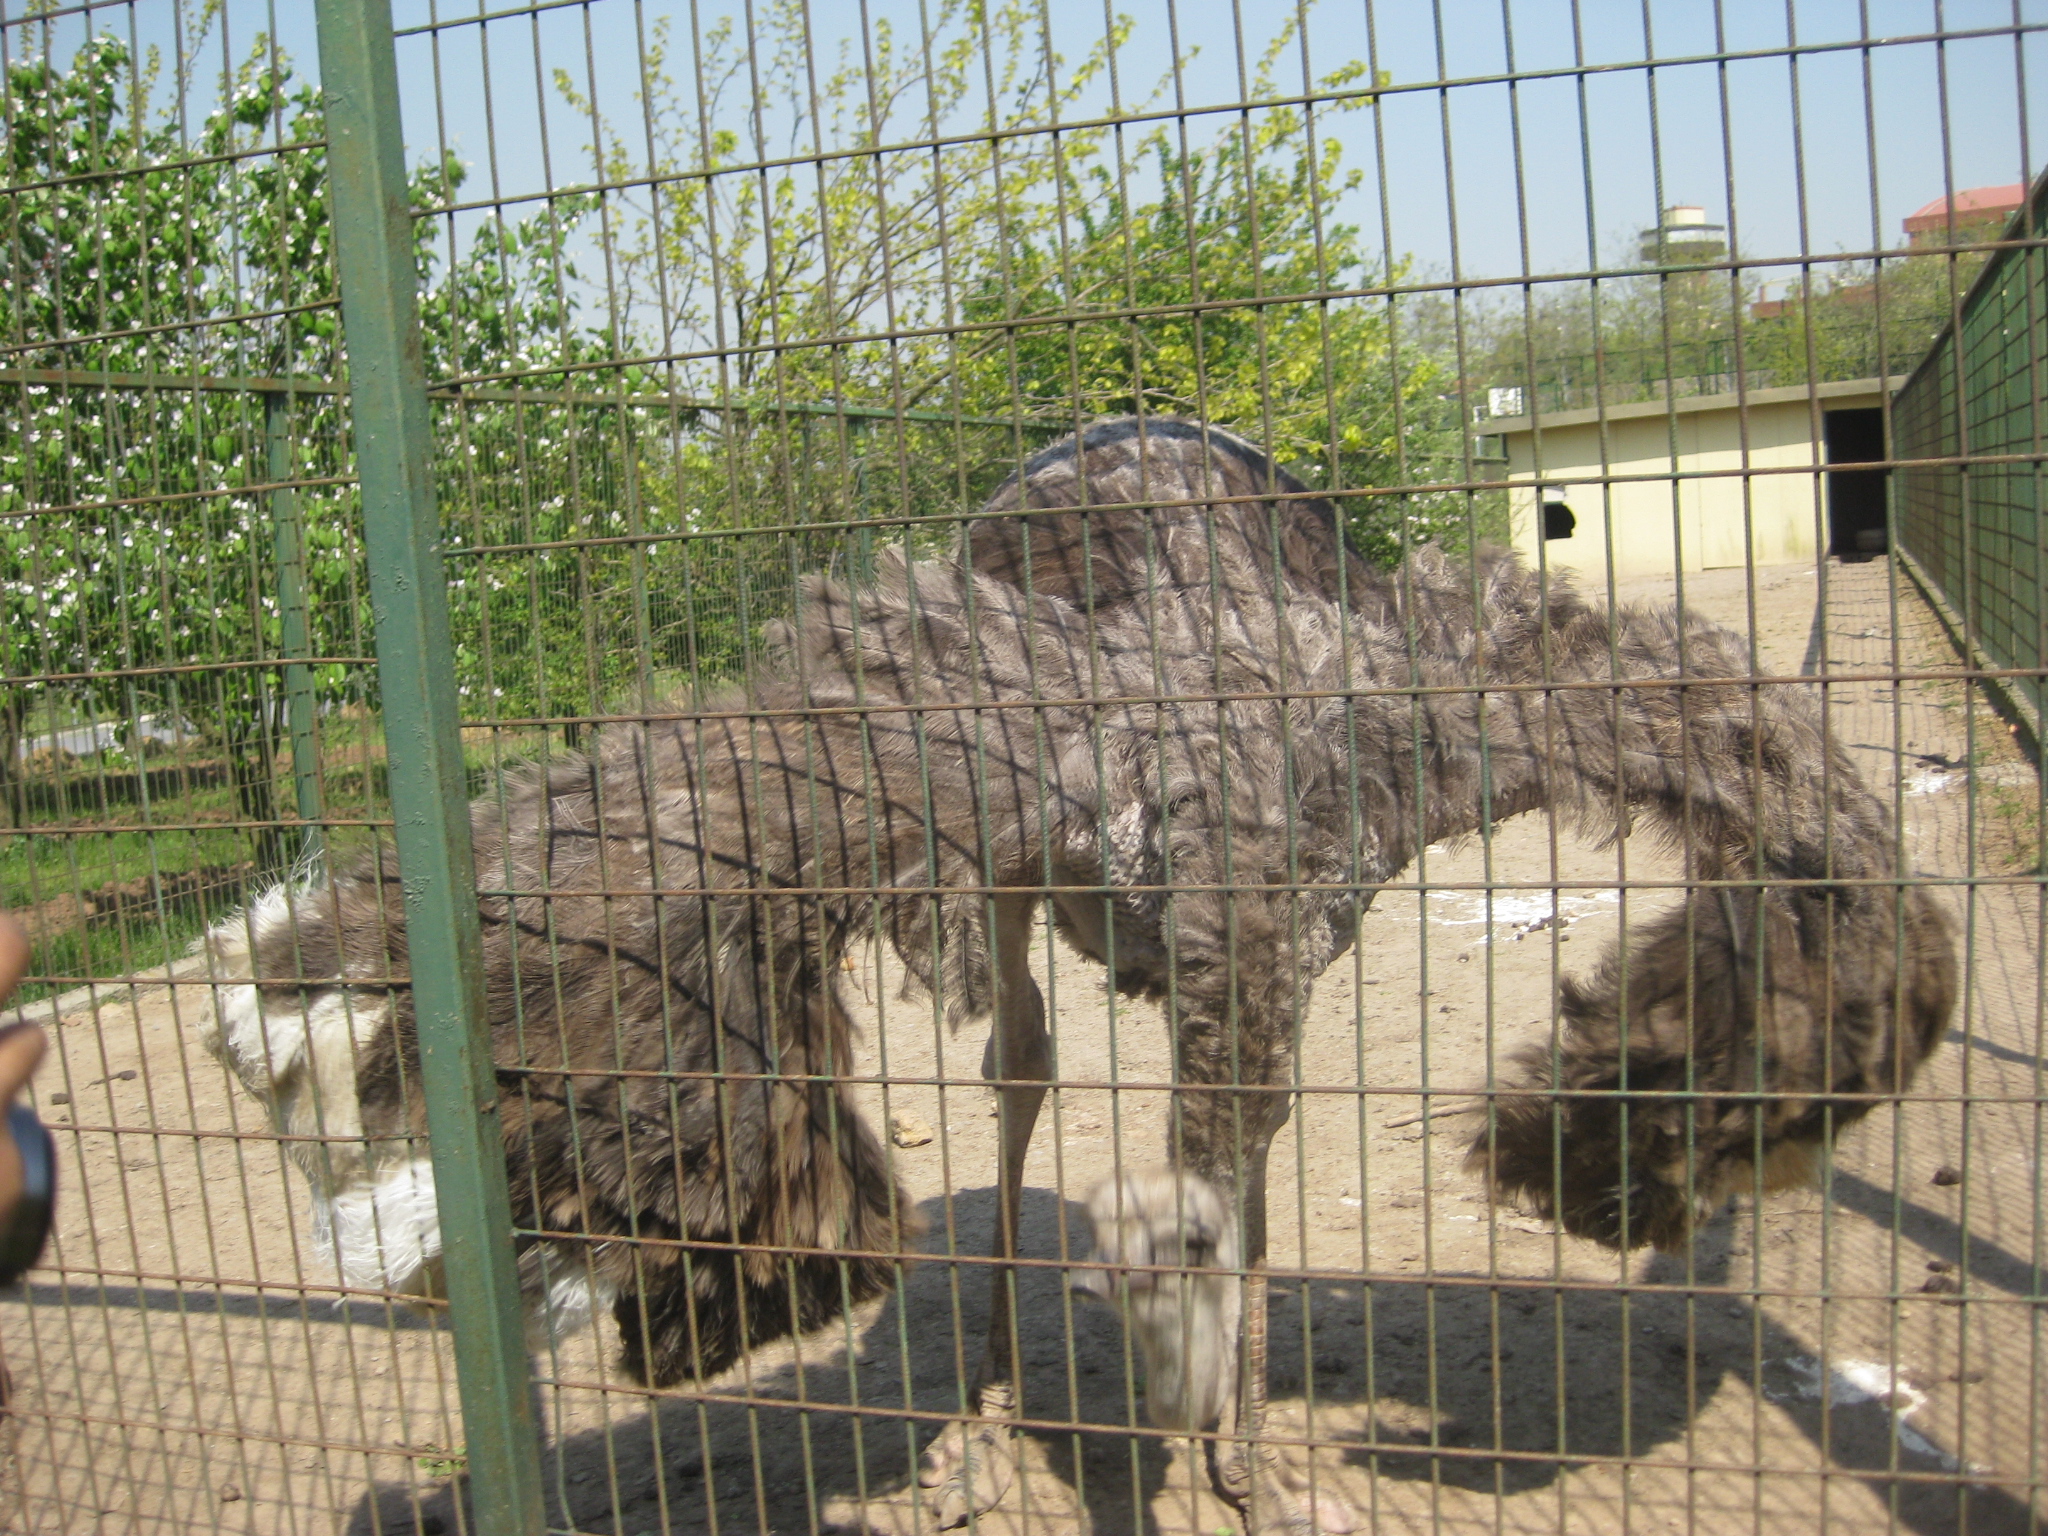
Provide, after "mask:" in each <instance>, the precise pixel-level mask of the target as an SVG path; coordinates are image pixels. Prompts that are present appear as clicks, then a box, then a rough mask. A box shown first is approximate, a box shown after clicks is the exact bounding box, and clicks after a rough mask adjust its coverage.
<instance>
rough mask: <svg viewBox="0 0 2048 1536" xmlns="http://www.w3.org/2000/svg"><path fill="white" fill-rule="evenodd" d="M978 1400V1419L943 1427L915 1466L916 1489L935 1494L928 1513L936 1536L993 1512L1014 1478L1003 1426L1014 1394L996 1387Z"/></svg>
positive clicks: (1013, 1456) (1009, 1437)
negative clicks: (934, 1523)
mask: <svg viewBox="0 0 2048 1536" xmlns="http://www.w3.org/2000/svg"><path fill="white" fill-rule="evenodd" d="M980 1396H981V1416H980V1417H979V1418H973V1419H961V1420H958V1421H956V1422H954V1423H952V1424H948V1425H947V1426H946V1427H945V1429H944V1430H943V1431H942V1432H941V1433H940V1435H939V1438H938V1439H936V1440H934V1441H933V1442H932V1443H931V1444H930V1445H928V1446H926V1447H925V1452H924V1459H923V1461H922V1462H920V1463H919V1465H918V1469H917V1481H918V1485H919V1486H920V1487H924V1488H930V1489H933V1490H935V1493H934V1495H933V1501H932V1512H933V1515H934V1517H935V1518H936V1520H937V1522H938V1528H939V1529H940V1530H942V1531H949V1530H951V1529H952V1528H953V1527H954V1526H956V1525H965V1524H966V1523H967V1522H968V1521H969V1520H971V1519H972V1518H973V1517H974V1516H976V1515H982V1514H986V1513H988V1511H990V1510H991V1509H994V1508H995V1507H996V1505H997V1504H999V1503H1001V1502H1002V1498H1003V1495H1004V1494H1006V1493H1008V1492H1009V1491H1010V1484H1011V1482H1012V1481H1014V1480H1015V1478H1016V1475H1017V1453H1016V1450H1015V1449H1014V1443H1015V1435H1014V1433H1013V1431H1012V1430H1011V1429H1010V1426H1009V1425H1008V1424H1007V1423H1005V1422H1003V1421H1004V1419H1006V1418H1007V1417H1008V1416H1009V1415H1010V1413H1011V1412H1012V1411H1013V1410H1014V1409H1015V1407H1016V1400H1015V1394H1014V1393H1013V1392H1012V1391H1011V1390H1010V1388H1009V1387H1007V1386H1003V1385H999V1384H998V1385H990V1386H985V1387H983V1388H982V1389H981V1394H980Z"/></svg>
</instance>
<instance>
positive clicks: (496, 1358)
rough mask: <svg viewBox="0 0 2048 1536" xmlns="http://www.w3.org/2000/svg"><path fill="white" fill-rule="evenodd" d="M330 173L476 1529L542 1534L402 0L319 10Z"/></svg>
mask: <svg viewBox="0 0 2048 1536" xmlns="http://www.w3.org/2000/svg"><path fill="white" fill-rule="evenodd" d="M317 16H318V22H319V38H320V69H321V76H322V83H323V86H324V88H325V90H326V95H327V144H328V149H327V163H328V168H329V180H330V184H331V186H332V188H333V198H334V229H335V256H336V262H337V265H338V266H339V269H340V275H341V306H342V324H343V327H344V334H345V336H346V338H347V344H348V369H349V396H350V409H351V414H352V417H353V426H354V432H355V449H356V470H357V475H358V477H359V482H360V484H361V487H362V497H363V532H364V543H365V547H366V550H367V553H368V556H369V564H370V600H371V603H372V605H373V607H374V609H375V612H376V623H377V676H378V684H379V687H380V689H381V691H382V695H383V708H384V729H385V738H386V741H387V743H388V747H389V751H390V772H391V811H392V815H393V817H394V819H395V820H396V822H397V833H396V840H397V844H398V860H399V871H400V874H401V876H402V877H403V881H404V888H405V917H406V929H407V935H408V945H407V947H408V949H409V951H410V954H411V961H412V990H413V1009H414V1014H415V1017H416V1019H417V1021H418V1029H419V1047H420V1078H421V1083H422V1086H423V1087H424V1089H425V1092H426V1101H427V1131H428V1135H429V1137H430V1139H431V1141H432V1145H433V1158H434V1183H435V1191H436V1196H437V1199H438V1203H439V1206H440V1218H441V1241H442V1247H443V1254H444V1261H445V1264H446V1272H447V1283H448V1305H449V1312H450V1317H451V1321H452V1325H453V1328H454V1333H455V1363H456V1373H457V1379H458V1383H459V1385H460V1388H461V1395H462V1422H463V1431H464V1437H465V1440H466V1442H467V1447H466V1448H467V1454H468V1460H469V1476H470V1494H471V1498H472V1500H473V1501H474V1506H475V1510H476V1528H477V1529H478V1530H480V1531H483V1532H487V1533H489V1536H500V1533H504V1536H539V1533H540V1532H541V1530H542V1529H543V1525H544V1506H543V1502H542V1492H541V1475H540V1458H539V1455H538V1444H539V1442H538V1439H537V1437H536V1435H535V1433H534V1420H533V1408H532V1402H531V1399H530V1398H529V1395H528V1373H527V1360H526V1340H525V1332H524V1328H523V1326H522V1321H521V1315H520V1305H519V1286H518V1277H517V1273H516V1270H515V1268H514V1264H513V1255H512V1214H511V1202H510V1199H509V1197H508V1195H507V1192H506V1187H505V1152H504V1142H503V1138H502V1135H501V1133H500V1131H499V1127H498V1121H497V1113H496V1111H497V1088H496V1085H495V1082H494V1078H493V1073H492V1063H491V1056H490V1036H489V1030H488V1025H487V1023H486V1021H485V1017H484V1008H483V968H482V961H481V954H480V947H479V940H478V930H477V912H476V895H475V890H476V884H475V881H476V872H475V865H474V862H473V859H472V855H471V849H470V839H469V807H468V793H467V788H466V784H465V775H464V772H463V763H462V740H461V728H460V721H459V716H458V712H457V703H456V696H455V678H454V667H453V659H454V647H453V643H452V640H451V635H450V630H449V623H448V597H447V586H446V581H445V578H444V575H443V570H442V561H441V547H440V542H439V541H440V527H439V521H438V517H437V514H436V512H435V508H434V487H433V479H432V471H431V462H432V460H431V448H432V444H431V430H430V425H429V420H428V415H427V388H426V372H425V367H424V364H423V362H422V359H421V355H420V330H419V308H418V294H417V287H418V273H417V270H416V268H415V266H414V260H413V240H412V214H411V208H410V204H409V201H408V198H407V195H406V179H405V154H404V140H403V136H402V134H401V131H400V126H399V109H398V65H397V58H396V55H395V52H394V49H393V45H392V35H391V8H390V3H389V0H318V5H317Z"/></svg>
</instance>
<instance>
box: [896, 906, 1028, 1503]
mask: <svg viewBox="0 0 2048 1536" xmlns="http://www.w3.org/2000/svg"><path fill="white" fill-rule="evenodd" d="M1037 904H1038V903H1037V898H1036V897H1030V896H1001V897H997V898H996V900H995V902H994V904H993V905H994V907H995V912H994V916H993V921H992V922H991V923H990V935H989V936H990V943H991V947H992V949H993V950H994V957H993V958H994V961H995V974H996V1012H995V1024H994V1027H993V1029H991V1031H990V1032H989V1037H988V1050H987V1051H986V1052H985V1053H984V1054H983V1056H982V1062H981V1072H982V1076H983V1077H985V1078H987V1079H988V1080H989V1081H990V1082H992V1083H994V1084H996V1089H997V1093H996V1100H997V1113H998V1114H999V1115H1000V1116H1001V1120H1000V1121H999V1126H1000V1133H999V1134H1000V1140H1001V1154H1000V1155H1001V1167H1000V1170H999V1177H998V1180H997V1196H996V1231H995V1244H994V1257H995V1258H996V1259H997V1260H998V1261H1001V1260H1004V1259H1014V1258H1015V1257H1016V1256H1017V1226H1018V1222H1019V1220H1020V1219H1021V1216H1022V1209H1023V1197H1024V1157H1025V1154H1026V1153H1027V1152H1028V1151H1029V1150H1030V1148H1031V1131H1032V1127H1033V1126H1035V1125H1036V1124H1037V1122H1038V1110H1039V1106H1040V1105H1041V1104H1043V1103H1044V1102H1045V1080H1046V1079H1047V1078H1048V1077H1050V1076H1051V1075H1052V1039H1051V1036H1049V1035H1048V1034H1047V1033H1046V1028H1045V1001H1044V999H1043V998H1042V997H1041V996H1040V995H1039V991H1038V983H1037V982H1035V981H1033V980H1032V979H1031V967H1030V963H1029V957H1030V952H1031V914H1032V912H1033V911H1034V910H1035V909H1036V907H1037ZM1015 1274H1016V1271H1015V1270H1014V1269H1012V1268H1011V1267H1010V1266H1009V1265H1007V1264H1004V1263H1001V1262H997V1263H995V1264H992V1265H991V1266H989V1316H988V1344H987V1349H986V1352H985V1354H984V1355H983V1358H982V1367H981V1375H980V1378H979V1380H978V1382H977V1383H976V1385H975V1389H974V1405H973V1406H974V1409H975V1413H976V1415H977V1417H975V1418H972V1419H966V1420H963V1421H961V1422H959V1423H955V1424H950V1425H948V1426H947V1427H946V1429H945V1430H944V1431H943V1432H942V1433H941V1434H940V1435H939V1437H938V1439H936V1440H934V1441H933V1442H932V1443H931V1445H930V1446H929V1447H927V1448H926V1450H925V1453H924V1462H923V1465H922V1466H921V1467H920V1468H919V1469H918V1481H919V1482H920V1483H921V1484H923V1485H924V1486H925V1487H927V1488H931V1489H934V1490H936V1494H935V1502H936V1509H935V1514H936V1516H937V1519H938V1525H939V1528H940V1529H941V1530H947V1529H950V1528H951V1527H953V1526H956V1525H964V1524H965V1523H966V1522H967V1521H968V1520H969V1519H970V1518H971V1517H973V1516H974V1515H978V1514H981V1513H982V1512H984V1511H986V1510H988V1509H991V1508H993V1507H994V1506H995V1505H996V1503H997V1502H998V1501H999V1500H1000V1499H1001V1498H1002V1496H1003V1494H1004V1493H1005V1492H1007V1491H1008V1489H1009V1486H1010V1483H1011V1481H1012V1479H1013V1478H1014V1477H1015V1476H1016V1452H1015V1450H1014V1449H1013V1441H1014V1439H1015V1432H1014V1431H1013V1430H1012V1429H1011V1428H1010V1424H1009V1420H1010V1419H1011V1417H1012V1416H1014V1415H1015V1414H1016V1412H1017V1408H1018V1390H1017V1386H1018V1376H1019V1371H1018V1361H1017V1313H1016V1307H1015V1305H1014V1302H1015V1294H1016V1293H1015V1290H1014V1288H1013V1280H1014V1277H1015Z"/></svg>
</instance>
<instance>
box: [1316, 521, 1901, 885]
mask: <svg viewBox="0 0 2048 1536" xmlns="http://www.w3.org/2000/svg"><path fill="white" fill-rule="evenodd" d="M1486 574H1487V576H1488V578H1489V579H1487V580H1486V581H1485V584H1484V590H1483V591H1482V594H1481V601H1480V614H1479V620H1480V621H1479V622H1478V623H1476V624H1475V623H1474V622H1473V618H1472V601H1471V586H1470V577H1469V575H1468V574H1466V573H1463V572H1456V571H1455V568H1454V567H1451V566H1450V563H1449V562H1448V561H1442V560H1432V561H1428V562H1424V561H1420V560H1418V561H1417V562H1415V564H1414V565H1413V566H1412V567H1411V569H1410V571H1409V572H1405V573H1404V575H1407V576H1410V577H1411V579H1412V586H1411V590H1410V593H1409V594H1408V601H1407V602H1406V603H1405V604H1404V608H1405V612H1404V613H1403V614H1402V615H1401V616H1400V618H1399V619H1397V620H1396V621H1395V623H1396V624H1398V625H1399V629H1400V631H1403V632H1402V633H1400V634H1399V635H1398V639H1396V638H1395V635H1394V634H1393V633H1392V631H1393V629H1394V626H1393V625H1390V624H1388V623H1386V622H1384V621H1382V622H1375V621H1374V620H1373V619H1371V618H1361V619H1360V620H1359V621H1356V622H1355V623H1354V625H1353V628H1354V631H1355V632H1356V633H1357V637H1358V642H1359V643H1358V647H1357V648H1358V650H1359V652H1360V654H1361V655H1363V656H1366V657H1368V658H1374V657H1386V658H1387V660H1388V661H1390V662H1392V663H1393V664H1392V665H1385V664H1383V665H1382V666H1381V667H1379V668H1377V669H1376V671H1377V673H1378V675H1376V676H1375V677H1374V678H1373V681H1374V682H1376V683H1378V682H1382V681H1384V682H1386V683H1392V684H1394V685H1395V686H1400V685H1401V684H1402V683H1404V682H1406V681H1407V680H1408V679H1410V678H1412V680H1413V684H1412V685H1413V686H1415V687H1416V688H1417V689H1418V692H1417V694H1416V695H1415V696H1414V697H1415V703H1414V704H1413V706H1412V707H1411V706H1410V705H1409V704H1408V701H1407V700H1406V699H1397V698H1395V697H1393V696H1383V697H1386V698H1387V701H1388V705H1389V706H1390V707H1389V708H1387V709H1386V710H1385V711H1384V715H1385V718H1387V719H1388V720H1389V721H1391V722H1392V728H1391V729H1390V730H1389V731H1388V738H1387V739H1386V740H1385V741H1383V742H1382V743H1380V744H1379V745H1380V746H1381V748H1382V750H1384V751H1386V752H1387V754H1388V755H1387V757H1386V758H1384V759H1383V760H1384V761H1387V762H1388V763H1389V764H1390V765H1400V766H1401V767H1407V766H1409V765H1412V764H1413V763H1414V761H1415V754H1416V750H1417V747H1418V745H1419V746H1420V748H1421V750H1422V752H1423V755H1424V773H1423V775H1422V784H1421V791H1422V804H1421V805H1420V806H1417V805H1415V804H1414V803H1413V801H1412V800H1410V798H1409V795H1408V793H1407V792H1408V790H1409V783H1408V782H1406V781H1412V780H1413V779H1414V777H1415V776H1414V774H1413V772H1412V769H1411V771H1410V772H1409V773H1407V774H1405V775H1404V774H1401V773H1400V772H1399V771H1398V769H1397V770H1396V771H1395V772H1394V773H1392V774H1390V775H1389V778H1390V779H1391V780H1393V781H1394V782H1392V783H1391V784H1389V786H1388V789H1389V791H1390V792H1391V794H1392V796H1393V797H1394V798H1396V799H1400V800H1408V801H1409V803H1408V804H1406V805H1405V806H1404V807H1403V809H1404V811H1405V812H1406V814H1405V816H1404V817H1403V821H1404V824H1405V825H1406V826H1408V827H1417V826H1420V827H1422V828H1424V829H1426V830H1425V834H1424V835H1425V837H1426V839H1427V840H1428V841H1431V842H1434V841H1436V840H1438V839H1441V838H1445V837H1453V836H1457V835H1460V834H1463V833H1469V832H1473V831H1476V830H1478V829H1479V828H1480V827H1481V826H1483V825H1485V824H1486V823H1487V822H1489V821H1498V820H1500V819H1503V818H1505V817H1508V816H1513V815H1516V814H1518V813H1520V812H1522V811H1528V810H1534V809H1538V808H1542V807H1548V808H1550V809H1552V810H1555V811H1559V812H1562V813H1564V814H1565V815H1567V816H1569V817H1571V818H1572V819H1573V820H1575V821H1576V822H1578V824H1579V825H1580V826H1581V827H1582V828H1584V829H1585V830H1587V831H1589V832H1591V833H1593V834H1594V835H1596V836H1601V837H1608V836H1613V835H1615V834H1616V833H1625V832H1626V831H1628V830H1629V828H1630V824H1631V820H1632V817H1633V815H1634V814H1635V813H1644V814H1647V815H1648V816H1650V817H1651V818H1652V819H1653V820H1654V822H1655V823H1656V824H1657V826H1658V830H1659V831H1660V832H1661V833H1662V834H1663V835H1664V836H1665V837H1666V838H1667V839H1668V840H1669V841H1671V842H1672V843H1674V844H1676V845H1677V846H1679V847H1680V848H1681V849H1683V851H1684V852H1685V855H1686V858H1687V861H1688V866H1689V868H1688V873H1689V874H1690V876H1691V877H1692V878H1696V879H1746V878H1791V879H1815V878H1821V877H1825V876H1830V875H1832V876H1838V877H1856V876H1868V875H1874V874H1882V873H1886V872H1888V870H1889V866H1890V862H1891V859H1890V839H1889V836H1888V833H1887V827H1888V819H1887V818H1886V816H1885V814H1884V812H1883V808H1882V806H1881V805H1880V804H1879V802H1878V801H1877V800H1876V798H1875V797H1874V796H1873V795H1872V794H1871V793H1870V792H1869V790H1868V789H1867V788H1866V787H1865V786H1864V784H1863V782H1862V780H1861V779H1860V777H1859V776H1858V775H1857V773H1856V771H1855V769H1854V768H1853V766H1852V765H1851V764H1850V762H1849V760H1848V758H1847V757H1846V756H1845V754H1844V753H1843V752H1842V751H1841V749H1840V748H1839V747H1838V746H1836V745H1835V743H1834V742H1833V741H1832V739H1831V738H1830V736H1829V733H1828V731H1827V729H1826V723H1825V720H1824V718H1823V716H1822V712H1821V708H1820V704H1819V701H1818V699H1817V698H1816V696H1815V695H1814V693H1813V691H1812V690H1810V689H1808V688H1806V687H1803V686H1797V685H1764V686H1755V685H1751V684H1748V683H1745V682H1742V681H1740V679H1743V678H1745V677H1747V676H1749V675H1751V674H1752V673H1753V671H1754V667H1753V663H1752V661H1751V658H1750V654H1749V650H1748V648H1747V647H1746V646H1745V645H1744V644H1743V643H1742V641H1741V640H1740V639H1739V638H1738V637H1737V636H1735V635H1733V634H1731V633H1730V632H1729V631H1727V630H1724V629H1720V628H1717V627H1715V626H1712V625H1709V624H1707V623H1705V622H1703V621H1701V620H1699V619H1697V618H1695V617H1690V616H1686V617H1681V616H1680V615H1679V614H1677V613H1676V612H1675V611H1673V610H1669V609H1664V610H1646V609H1639V608H1624V609H1622V610H1620V611H1619V612H1617V613H1616V614H1614V615H1613V616H1612V617H1611V618H1610V616H1609V615H1608V614H1606V613H1604V612H1601V611H1599V610H1597V609H1595V608H1593V607H1591V606H1590V605H1589V604H1587V603H1586V602H1585V601H1583V600H1582V599H1581V598H1579V597H1578V596H1577V594H1575V593H1573V592H1571V591H1570V590H1569V589H1563V590H1556V589H1554V590H1552V591H1551V592H1550V593H1548V594H1547V595H1546V594H1545V593H1543V592H1542V590H1541V589H1540V587H1539V584H1538V582H1537V579H1536V577H1535V575H1534V573H1532V572H1528V571H1524V570H1521V569H1519V568H1518V567H1515V566H1512V565H1508V564H1505V563H1503V564H1501V565H1499V566H1496V567H1495V568H1494V569H1493V570H1492V571H1490V572H1488V573H1486ZM1461 588H1462V590H1461ZM1394 643H1398V644H1399V645H1400V646H1401V650H1402V652H1403V653H1404V654H1401V655H1399V656H1398V657H1388V655H1387V653H1388V652H1389V650H1391V649H1392V645H1393V644H1394ZM1411 645H1412V647H1413V649H1412V651H1411V650H1410V649H1409V647H1410V646H1411ZM1410 656H1412V657H1413V661H1412V663H1411V662H1410V661H1409V657H1410ZM1685 678H1698V679H1701V680H1702V681H1701V682H1699V683H1690V684H1681V682H1680V680H1681V679H1685ZM1622 679H1626V680H1627V681H1626V682H1622V681H1618V680H1622ZM1611 681H1612V682H1614V683H1615V686H1613V687H1606V686H1597V685H1602V684H1607V683H1609V682H1611ZM1489 683H1491V684H1497V685H1503V686H1502V687H1501V688H1500V690H1499V691H1495V692H1483V693H1482V692H1481V691H1480V690H1483V689H1484V687H1485V685H1486V684H1489ZM1540 683H1555V684H1558V685H1560V686H1559V687H1557V688H1556V689H1555V690H1554V691H1552V690H1546V689H1539V688H1531V687H1529V686H1528V685H1530V684H1540ZM1586 684H1594V685H1596V686H1591V687H1588V686H1585V685H1586ZM1430 689H1444V690H1446V691H1444V692H1427V691H1421V690H1430ZM1461 690H1472V691H1469V692H1468V691H1461ZM1404 737H1405V738H1406V739H1405V740H1404V739H1402V738H1404ZM1418 812H1419V813H1420V814H1418ZM1409 851H1410V852H1411V853H1412V851H1413V850H1409Z"/></svg>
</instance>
